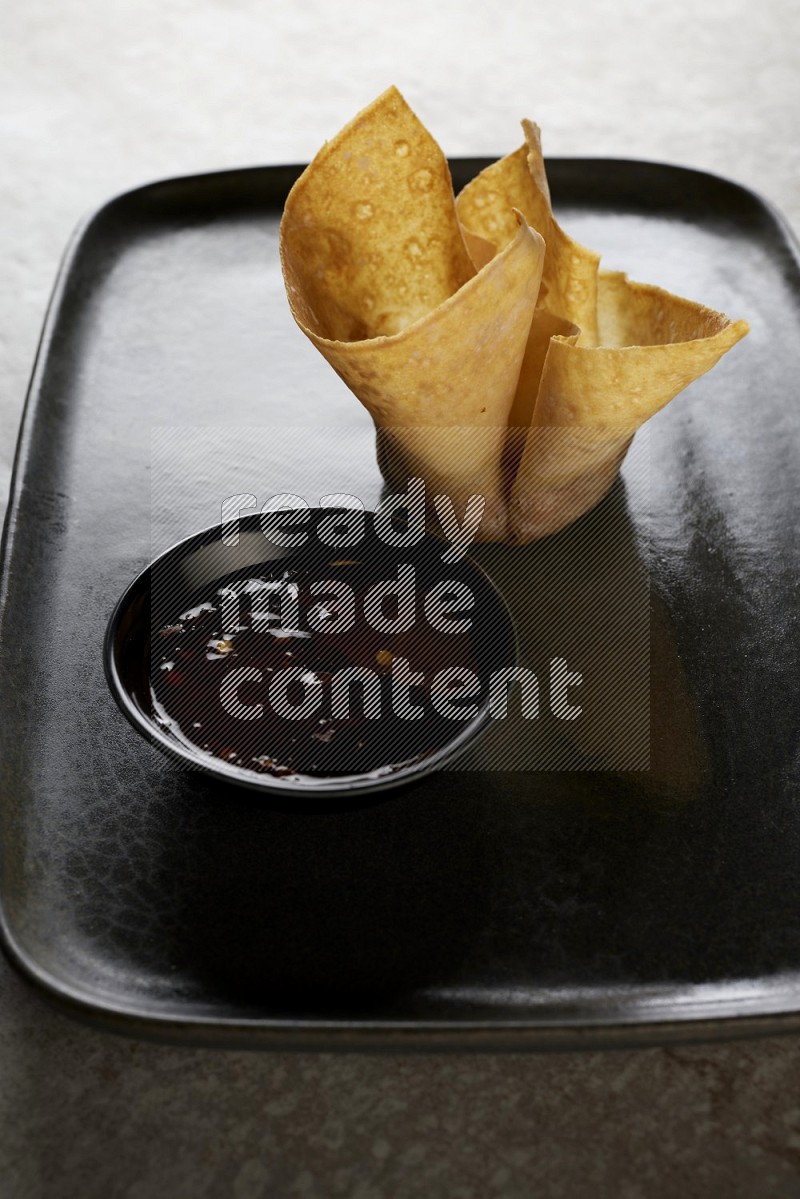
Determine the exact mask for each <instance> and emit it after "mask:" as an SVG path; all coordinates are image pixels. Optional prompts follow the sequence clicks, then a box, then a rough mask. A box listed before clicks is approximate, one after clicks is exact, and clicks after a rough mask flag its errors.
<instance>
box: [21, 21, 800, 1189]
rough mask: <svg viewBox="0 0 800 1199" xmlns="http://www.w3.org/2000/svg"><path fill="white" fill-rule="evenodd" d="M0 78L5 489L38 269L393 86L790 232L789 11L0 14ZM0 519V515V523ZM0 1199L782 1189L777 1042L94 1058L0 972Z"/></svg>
mask: <svg viewBox="0 0 800 1199" xmlns="http://www.w3.org/2000/svg"><path fill="white" fill-rule="evenodd" d="M3 24H4V37H3V43H4V47H5V52H4V55H3V65H2V68H1V72H2V73H1V74H0V89H1V91H2V103H1V104H0V128H2V146H3V173H2V180H1V181H0V238H2V241H3V250H4V253H3V265H4V287H3V288H2V289H0V338H1V340H0V354H1V358H0V381H2V391H0V495H2V496H3V497H4V496H5V493H6V490H7V485H8V479H9V474H10V468H11V461H12V455H13V447H14V440H15V435H16V427H17V423H18V419H19V414H20V409H21V405H22V400H23V397H24V393H25V388H26V384H27V377H28V374H29V371H30V367H31V363H32V360H33V355H34V351H35V347H36V340H37V336H38V331H39V328H40V325H41V321H42V317H43V314H44V308H45V304H46V302H47V297H48V293H49V290H50V287H51V284H52V280H53V275H54V272H55V269H56V265H57V262H58V258H59V255H60V254H61V251H62V249H63V246H64V243H65V242H66V240H67V237H68V236H69V234H70V232H71V230H72V228H73V226H74V225H75V223H76V221H77V220H78V218H79V217H80V216H81V215H82V214H83V213H84V212H85V211H86V210H87V209H90V208H92V207H95V206H96V205H98V204H99V203H100V202H101V201H102V200H103V199H105V198H106V197H108V196H109V195H111V194H113V193H114V192H117V191H120V190H123V189H125V188H128V187H132V186H135V185H136V184H138V183H140V182H142V181H145V180H149V179H153V178H156V177H159V176H164V175H174V174H182V173H189V172H193V171H198V170H207V169H214V168H218V167H225V166H232V165H247V164H255V163H269V162H283V161H299V160H303V159H306V158H308V157H309V155H310V154H312V153H313V152H314V150H315V149H316V148H317V147H318V145H319V144H320V142H321V141H322V139H323V138H324V137H326V136H330V135H331V134H332V133H334V132H335V131H336V130H337V129H338V128H339V126H340V125H341V124H342V123H343V122H344V121H345V120H347V119H348V118H349V117H350V116H351V115H352V114H353V113H354V112H355V111H356V110H357V109H358V108H360V107H361V106H362V105H363V104H365V103H366V102H368V101H369V100H370V99H371V98H372V97H373V96H374V95H376V94H377V93H378V92H380V91H381V90H383V88H384V87H385V86H387V85H388V84H389V83H390V82H395V83H397V85H398V86H399V87H400V88H401V89H402V90H403V91H404V92H405V94H406V96H407V98H408V99H409V101H410V102H411V104H412V105H413V106H414V107H415V108H416V109H417V111H418V112H419V114H420V115H421V116H422V118H423V119H424V120H425V121H426V123H427V124H428V125H429V127H430V128H431V129H432V131H433V132H434V133H435V135H436V136H437V137H438V139H439V141H440V142H441V143H442V145H443V146H444V148H445V149H446V150H447V151H448V152H449V153H451V154H481V153H485V154H495V155H496V154H499V153H502V152H505V151H506V150H507V149H511V148H512V147H513V146H514V145H515V144H516V142H517V139H518V130H517V121H518V119H519V118H520V117H521V116H523V115H528V116H531V117H533V118H534V119H536V120H538V121H539V123H540V124H541V125H542V126H543V128H544V131H545V138H546V145H545V149H546V152H548V153H550V154H592V155H611V156H620V157H634V158H635V157H641V158H649V159H661V160H666V161H672V162H680V163H684V164H687V165H691V166H696V167H699V168H701V169H705V170H710V171H715V172H718V173H720V174H724V175H729V176H731V177H734V178H736V179H738V180H740V181H741V182H743V183H745V184H748V185H750V186H752V187H754V188H756V189H758V190H760V191H762V192H763V193H764V194H765V195H766V196H768V197H769V198H770V199H771V200H772V201H773V202H774V203H776V204H777V205H778V206H779V207H780V208H782V209H783V211H784V212H785V213H786V214H787V215H788V217H789V218H790V220H791V221H792V222H793V223H794V224H795V225H796V226H797V225H798V224H800V170H799V169H798V167H800V139H798V136H797V133H798V129H797V124H798V114H799V113H800V51H798V46H800V8H797V7H796V6H794V7H793V6H790V5H788V4H786V3H785V0H758V2H757V3H756V2H754V0H718V2H717V3H716V4H715V5H713V6H699V5H694V4H691V3H689V0H676V2H675V3H672V4H669V5H665V4H661V3H656V2H654V0H619V2H617V0H597V2H594V3H593V2H592V0H575V3H572V4H569V5H563V6H561V7H560V8H559V9H558V10H556V8H555V7H554V6H544V5H537V4H536V3H532V2H531V0H506V2H505V3H504V4H502V5H500V6H488V5H487V6H478V5H477V4H476V5H469V4H467V3H465V2H464V0H461V2H459V0H439V3H438V4H436V5H433V4H430V3H429V0H403V2H402V3H399V4H397V5H393V6H383V5H380V4H378V3H370V2H369V0H351V2H350V3H348V4H344V3H342V2H341V0H328V2H325V0H302V2H300V0H298V2H297V3H295V4H293V5H292V4H277V3H269V2H267V3H264V2H263V0H262V3H258V2H257V0H195V2H190V0H167V2H166V3H157V0H112V2H107V3H101V2H100V0H80V2H79V0H62V3H60V4H59V5H57V6H55V5H52V4H47V3H45V2H44V0H24V2H23V0H9V3H8V4H7V5H6V9H5V13H4V18H3ZM2 502H4V501H0V506H1V505H2ZM0 979H1V981H0V1113H1V1114H0V1179H2V1181H1V1182H0V1194H1V1195H2V1197H3V1199H29V1197H30V1199H34V1197H36V1199H38V1197H39V1196H55V1197H57V1199H72V1197H75V1199H95V1197H96V1199H113V1197H117V1196H119V1197H125V1199H161V1196H164V1197H169V1199H200V1197H203V1196H212V1197H213V1196H233V1197H235V1199H256V1197H257V1196H262V1195H263V1196H270V1197H272V1196H277V1197H283V1196H293V1195H297V1196H320V1197H322V1196H329V1195H344V1196H353V1197H354V1199H355V1197H358V1199H389V1197H396V1196H416V1195H424V1196H426V1199H436V1197H438V1196H448V1197H454V1199H455V1197H462V1199H472V1197H475V1199H478V1197H481V1199H483V1197H485V1196H490V1195H498V1196H508V1197H516V1196H530V1195H537V1196H565V1197H568V1199H581V1197H582V1196H593V1197H595V1196H597V1197H600V1199H602V1197H603V1196H606V1195H607V1196H614V1197H617V1196H619V1197H621V1199H634V1197H640V1199H650V1197H655V1199H660V1197H661V1196H665V1197H667V1196H678V1195H680V1196H684V1197H686V1199H688V1197H690V1196H698V1197H705V1196H712V1197H713V1196H718V1195H719V1196H723V1195H724V1196H726V1197H729V1199H736V1197H737V1196H741V1197H743V1199H744V1197H745V1196H747V1197H748V1199H751V1197H752V1199H758V1197H760V1196H772V1195H776V1196H798V1195H800V1038H798V1037H792V1038H786V1039H776V1040H765V1041H753V1042H748V1043H734V1044H731V1045H716V1046H713V1047H709V1046H701V1047H692V1048H678V1049H669V1050H667V1049H665V1050H647V1051H638V1052H615V1053H608V1054H598V1053H585V1054H568V1055H556V1056H550V1057H543V1056H530V1057H523V1056H517V1055H514V1056H507V1057H502V1056H484V1057H465V1056H457V1057H440V1056H426V1057H408V1058H402V1059H401V1058H397V1057H337V1056H310V1055H286V1056H278V1055H272V1054H249V1055H248V1054H242V1053H232V1052H221V1051H190V1050H179V1049H170V1048H163V1047H158V1046H151V1045H146V1044H138V1043H133V1042H126V1041H123V1040H118V1039H115V1038H113V1037H110V1036H108V1035H105V1034H100V1033H97V1032H94V1031H91V1030H86V1029H83V1028H81V1027H79V1026H77V1025H74V1024H72V1023H71V1022H69V1021H68V1020H67V1019H65V1018H64V1017H62V1016H61V1015H59V1014H56V1013H54V1012H52V1011H51V1010H50V1009H49V1008H48V1007H46V1006H45V1005H44V1004H43V1002H42V1001H41V1000H40V999H39V998H38V997H37V996H36V995H35V994H34V993H33V992H32V991H30V990H29V989H28V988H27V987H26V986H25V985H23V984H22V983H21V982H20V981H19V980H18V979H17V978H16V977H15V976H14V975H13V974H12V972H11V970H10V968H9V967H8V966H7V965H6V964H5V962H0Z"/></svg>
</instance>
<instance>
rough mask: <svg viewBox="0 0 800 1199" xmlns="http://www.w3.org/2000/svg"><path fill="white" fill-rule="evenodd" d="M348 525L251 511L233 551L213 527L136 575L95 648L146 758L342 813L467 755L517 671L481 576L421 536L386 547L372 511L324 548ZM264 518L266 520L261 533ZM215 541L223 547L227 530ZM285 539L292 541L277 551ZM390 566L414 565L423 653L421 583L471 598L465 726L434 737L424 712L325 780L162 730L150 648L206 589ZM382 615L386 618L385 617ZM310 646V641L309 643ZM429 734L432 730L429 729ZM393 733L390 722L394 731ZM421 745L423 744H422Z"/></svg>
mask: <svg viewBox="0 0 800 1199" xmlns="http://www.w3.org/2000/svg"><path fill="white" fill-rule="evenodd" d="M351 518H352V511H350V512H349V513H348V510H346V509H330V508H326V509H307V510H304V511H295V512H288V511H283V512H281V513H280V521H279V524H278V525H276V524H275V514H270V516H269V517H268V518H266V519H265V518H264V517H261V516H259V515H258V514H254V515H250V516H245V517H242V518H241V520H240V521H239V525H238V536H237V537H236V543H235V544H227V543H226V540H225V539H224V538H223V529H222V528H221V526H219V525H216V526H214V527H212V528H210V529H206V530H204V531H203V532H200V533H197V534H195V535H194V536H192V537H189V538H187V539H186V540H185V541H181V542H179V543H178V544H177V545H175V546H173V547H172V548H171V549H169V550H167V551H166V552H165V553H164V554H162V555H161V556H160V557H159V558H157V559H156V560H155V561H154V562H153V563H151V565H150V566H149V567H148V568H147V569H146V570H144V571H143V572H142V573H141V574H140V575H138V577H137V578H135V579H134V580H133V582H132V583H131V584H130V586H129V587H128V588H127V589H126V591H125V592H124V594H123V595H122V597H121V598H120V600H119V602H118V603H117V605H116V608H115V609H114V612H113V614H112V616H111V619H110V621H109V624H108V629H107V631H106V637H105V645H104V663H105V670H106V677H107V680H108V684H109V687H110V689H111V692H112V694H113V696H114V698H115V700H116V702H117V704H118V705H119V707H120V709H121V711H122V712H123V714H124V715H125V716H126V717H127V718H128V720H129V721H130V722H131V724H132V725H133V726H134V728H135V729H136V730H137V731H138V732H139V733H141V734H142V735H143V736H144V737H145V738H147V740H149V741H150V742H151V743H152V744H153V745H155V746H156V747H157V748H158V749H160V750H162V751H163V752H164V753H166V754H168V755H169V756H170V757H172V758H173V759H177V760H178V761H180V762H183V763H184V764H185V765H186V766H187V767H190V768H193V769H199V770H202V771H204V772H205V773H206V774H208V775H211V776H213V777H214V778H215V779H218V780H220V781H222V782H224V783H233V784H236V785H238V786H240V787H246V788H249V789H250V790H252V791H257V792H261V793H262V794H264V795H265V796H266V795H271V796H273V797H276V796H281V797H282V799H283V801H286V800H290V801H291V797H292V796H295V797H296V798H297V800H298V801H302V802H301V804H300V806H303V803H304V802H305V801H306V800H308V799H310V798H311V797H331V798H332V797H336V796H338V797H339V798H340V800H341V801H345V803H346V806H351V805H352V801H353V800H354V799H356V798H357V797H358V796H359V795H360V794H364V795H365V796H366V795H370V794H372V793H375V792H379V791H384V790H386V789H388V788H393V787H398V786H400V785H401V784H403V783H408V782H411V781H413V780H416V779H419V778H421V777H422V776H424V775H427V774H429V773H430V772H431V771H434V770H436V769H438V768H439V767H441V766H443V765H444V764H445V763H447V762H450V761H452V760H453V759H454V758H455V757H456V756H457V755H458V754H460V753H461V752H462V751H464V750H466V749H467V748H468V747H469V746H471V745H472V744H473V743H474V741H475V739H476V738H477V737H478V736H480V735H481V734H482V733H483V732H485V731H486V730H487V728H488V727H489V725H490V723H491V720H492V716H491V712H490V710H489V687H488V678H489V675H490V674H491V673H492V672H494V671H496V670H498V669H501V668H507V667H512V666H514V665H516V662H517V641H516V635H515V631H514V626H513V622H512V619H511V615H510V613H509V611H508V608H507V607H506V604H505V601H504V600H503V598H502V596H501V595H500V593H499V592H498V591H497V589H496V587H495V586H494V584H493V583H492V582H491V580H490V579H489V578H488V576H487V575H486V574H485V573H484V571H483V570H482V569H481V568H480V567H479V566H478V565H477V564H476V563H475V562H473V561H472V560H471V559H470V558H469V557H467V556H465V557H462V558H460V559H459V560H458V561H456V562H449V561H447V560H445V559H444V558H443V555H444V554H445V553H446V551H447V550H448V548H449V546H448V543H447V542H445V541H443V540H441V539H439V538H438V537H434V536H432V535H431V534H428V533H425V535H424V536H423V537H422V538H421V539H420V540H418V541H416V542H415V543H414V544H412V545H408V546H398V545H396V544H395V545H391V544H387V525H386V523H385V520H384V521H383V522H382V523H380V524H378V523H376V516H375V514H372V513H364V514H363V537H362V538H361V539H360V540H359V541H358V543H357V544H351V545H346V544H344V543H343V540H340V541H338V542H337V541H335V540H332V535H334V534H335V533H336V529H337V526H336V524H335V522H336V521H337V520H339V521H341V522H342V524H341V525H340V526H339V530H340V536H341V537H342V538H343V539H344V538H346V534H347V529H348V527H351V528H352V526H348V523H347V522H348V520H349V519H351ZM266 521H272V523H271V524H269V525H268V524H267V523H266ZM276 528H277V529H279V532H278V533H276V532H275V530H276ZM402 535H403V526H402V525H398V524H397V523H395V524H393V525H392V526H391V530H390V532H389V534H388V538H389V539H393V540H397V539H399V538H401V537H402ZM323 536H324V537H325V538H326V540H325V541H323V539H322V538H323ZM227 537H228V540H231V537H230V531H228V533H227ZM287 540H294V541H295V542H297V543H298V544H294V545H287V544H285V542H286V541H287ZM279 541H281V542H283V544H279V543H278V542H279ZM401 564H402V565H404V566H406V567H407V566H409V565H410V566H413V567H414V571H415V576H414V577H415V579H416V580H417V587H416V589H415V604H416V621H417V622H419V625H420V627H423V628H424V629H425V636H426V637H428V638H431V637H433V638H435V639H438V642H439V644H438V646H435V647H434V648H438V649H439V650H440V651H444V649H446V648H447V647H448V646H449V644H450V642H448V637H450V636H451V634H449V633H447V632H442V631H439V632H431V626H430V623H429V622H428V623H427V624H426V623H425V622H426V617H427V612H426V610H425V605H424V597H425V595H426V594H427V593H428V591H429V590H430V587H431V585H432V584H433V585H435V584H436V583H442V584H443V583H445V581H449V580H456V581H457V582H460V583H463V584H465V585H466V586H467V587H468V588H469V590H470V592H471V595H472V597H473V606H472V608H471V610H470V620H471V629H470V634H469V635H470V638H471V640H470V664H471V666H472V667H474V671H473V673H474V674H476V675H477V676H478V678H479V679H480V681H481V688H480V692H479V693H478V694H477V695H475V696H474V701H475V703H474V706H476V708H477V710H476V712H475V713H474V714H470V715H469V716H468V717H467V718H461V719H453V718H452V717H448V723H447V728H446V730H445V732H444V734H443V733H442V720H441V719H439V716H438V714H436V713H434V719H433V720H430V719H428V718H427V715H426V718H425V719H421V720H409V721H407V730H408V731H407V733H406V732H405V731H404V730H405V728H406V725H404V726H402V727H401V728H400V735H401V740H400V741H397V740H395V742H394V745H396V752H394V751H393V752H392V753H391V754H389V758H390V759H394V760H387V761H385V762H382V763H381V764H380V766H378V767H376V765H375V762H374V761H373V762H372V763H371V764H370V766H369V768H368V769H363V768H360V766H359V765H358V764H357V763H355V762H353V763H352V768H351V767H350V764H349V763H342V762H339V763H338V764H337V765H336V768H335V769H333V770H332V771H331V772H330V773H326V771H325V769H324V768H319V767H316V768H314V769H312V770H311V771H308V772H306V771H300V770H297V769H296V768H295V772H292V773H287V774H285V775H284V776H283V777H281V775H279V774H274V773H261V772H260V771H258V770H256V769H253V768H249V767H247V766H244V765H239V764H237V763H236V762H235V761H226V760H225V758H224V757H221V756H217V755H216V754H214V753H211V752H208V751H207V750H204V749H203V748H201V747H200V746H199V745H195V744H194V743H193V742H192V741H191V740H189V739H188V738H186V737H185V736H183V735H182V733H181V729H180V728H177V727H175V726H174V724H173V725H172V727H171V722H170V721H168V720H165V719H164V715H165V713H164V710H163V709H160V710H159V705H158V702H157V700H156V698H155V690H154V683H153V678H154V673H153V672H154V671H155V670H156V669H157V665H155V664H154V663H155V658H154V653H156V652H157V651H158V649H160V648H161V646H160V645H159V644H156V642H157V638H158V637H159V636H163V633H162V630H164V629H165V628H167V627H168V626H170V624H171V622H174V621H175V620H176V618H177V617H178V616H179V615H180V614H183V613H185V612H187V611H189V610H191V609H194V608H195V607H196V606H197V605H198V603H199V602H202V601H203V599H204V598H205V599H207V598H208V597H209V595H212V594H214V593H215V592H214V589H215V587H218V586H221V585H223V584H224V583H226V582H227V581H229V580H230V579H231V578H232V577H233V578H234V579H242V580H244V579H246V578H247V577H248V575H250V574H257V573H258V570H259V568H261V570H262V573H263V572H268V573H269V574H270V575H271V576H274V575H275V574H276V573H281V572H282V571H283V570H284V569H288V570H289V571H291V572H294V573H295V574H296V573H297V572H298V571H299V572H301V573H302V572H305V575H304V577H308V575H309V574H310V575H313V576H314V577H315V578H317V579H322V580H325V579H328V578H330V577H331V576H332V575H335V574H336V573H337V571H338V572H339V574H340V575H341V574H342V572H343V573H344V576H345V577H348V578H349V577H352V576H348V575H347V570H348V569H351V570H352V569H363V570H369V572H370V578H372V577H375V576H376V575H377V576H378V577H379V578H381V579H383V578H386V579H394V578H396V577H397V576H398V567H399V565H401ZM217 594H219V593H218V592H217ZM384 611H385V610H384ZM391 616H392V613H391V612H390V613H389V618H391ZM415 627H416V625H415ZM296 635H297V636H302V635H303V634H300V633H298V634H296ZM319 641H320V635H319V634H317V643H319ZM267 644H270V643H267ZM298 644H299V645H301V646H302V645H305V644H307V643H306V642H299V643H298ZM428 644H429V645H430V644H432V642H430V641H429V642H428ZM379 660H380V659H379ZM412 667H413V663H412ZM386 686H387V687H388V684H386ZM392 694H394V693H392ZM382 713H383V709H381V716H380V717H379V718H378V719H377V720H373V721H371V722H368V731H369V732H370V733H371V732H372V731H373V730H378V731H377V732H376V735H378V734H379V731H380V730H379V728H378V726H379V725H380V723H381V721H382V720H383V714H382ZM273 719H274V717H273ZM437 722H438V725H437ZM320 723H322V722H321V721H320ZM365 727H367V725H365ZM384 727H387V726H384ZM437 727H438V732H435V730H436V729H437ZM397 728H398V726H397V723H396V722H395V725H394V729H395V733H396V732H397ZM269 736H270V731H269V728H267V729H266V731H265V733H264V740H265V749H267V748H269V745H268V742H269ZM393 736H394V734H393ZM406 737H407V743H404V741H403V739H402V738H406ZM426 737H427V738H428V739H429V740H432V741H433V743H432V744H430V745H428V746H427V747H426V745H425V738H426ZM421 746H422V748H420V747H421ZM370 748H371V749H373V750H374V748H375V747H374V746H373V745H371V746H370ZM252 760H255V759H252ZM332 806H337V805H336V804H333V805H332Z"/></svg>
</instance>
